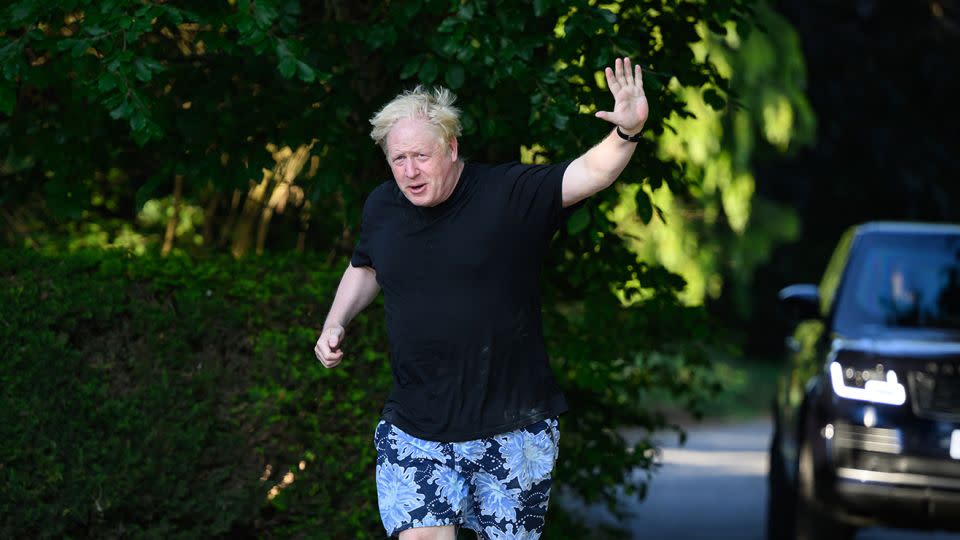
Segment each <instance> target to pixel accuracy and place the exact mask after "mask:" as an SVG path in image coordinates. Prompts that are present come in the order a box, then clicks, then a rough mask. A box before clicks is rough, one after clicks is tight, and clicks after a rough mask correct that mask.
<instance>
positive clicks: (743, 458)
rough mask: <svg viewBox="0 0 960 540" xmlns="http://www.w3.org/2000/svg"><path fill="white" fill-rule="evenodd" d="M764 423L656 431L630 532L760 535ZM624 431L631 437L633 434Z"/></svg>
mask: <svg viewBox="0 0 960 540" xmlns="http://www.w3.org/2000/svg"><path fill="white" fill-rule="evenodd" d="M770 431H771V426H770V422H769V420H766V419H758V420H754V421H750V422H741V423H730V424H716V425H705V426H694V427H688V438H687V443H686V444H685V445H684V446H683V447H679V446H678V445H677V444H676V443H677V440H676V439H677V437H676V435H675V434H664V435H663V436H662V437H658V440H659V441H660V442H661V444H662V446H663V454H662V462H663V467H662V468H661V469H660V471H659V472H658V473H657V475H656V476H655V477H654V479H653V482H652V483H651V485H650V490H649V493H648V496H647V499H646V500H645V501H644V502H642V503H637V502H635V501H630V502H629V503H628V508H629V510H630V512H631V516H630V517H628V518H626V519H625V521H624V524H625V525H626V526H627V529H628V530H629V531H631V533H632V536H631V538H633V539H637V540H640V539H643V540H647V539H649V540H660V539H677V540H683V539H688V540H701V539H702V540H708V539H709V540H716V539H727V538H729V539H737V540H764V539H765V533H764V514H765V509H766V497H767V483H766V475H767V467H768V458H767V448H768V446H769V443H770ZM625 436H626V438H627V439H628V442H630V440H631V439H633V438H635V437H636V436H637V435H636V434H632V433H630V432H626V433H625ZM561 498H562V499H563V500H564V501H567V502H568V503H570V502H572V501H571V500H570V499H569V498H568V497H563V496H561ZM625 500H626V499H625ZM573 505H574V506H576V507H578V508H580V509H581V511H582V512H583V514H584V519H586V520H587V521H588V522H590V523H613V518H612V517H611V515H610V514H609V513H608V512H607V511H606V509H604V508H602V507H600V506H599V505H594V506H589V507H585V506H583V505H577V504H576V503H575V502H573ZM856 540H960V534H948V533H944V532H925V533H922V532H914V531H901V530H897V529H880V528H868V529H863V530H861V531H860V532H859V533H858V534H857V537H856Z"/></svg>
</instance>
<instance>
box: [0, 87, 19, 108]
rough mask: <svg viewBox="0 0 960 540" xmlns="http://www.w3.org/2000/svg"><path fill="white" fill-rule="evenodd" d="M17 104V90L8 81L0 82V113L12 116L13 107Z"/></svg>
mask: <svg viewBox="0 0 960 540" xmlns="http://www.w3.org/2000/svg"><path fill="white" fill-rule="evenodd" d="M16 103H17V90H16V88H14V87H13V83H12V82H10V81H2V82H0V113H3V114H5V115H7V116H13V106H14V105H16Z"/></svg>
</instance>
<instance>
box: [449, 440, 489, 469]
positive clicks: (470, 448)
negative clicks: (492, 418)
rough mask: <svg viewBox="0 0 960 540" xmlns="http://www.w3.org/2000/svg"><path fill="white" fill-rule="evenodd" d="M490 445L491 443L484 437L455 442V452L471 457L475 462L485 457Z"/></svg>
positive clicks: (461, 456) (461, 455) (457, 454)
mask: <svg viewBox="0 0 960 540" xmlns="http://www.w3.org/2000/svg"><path fill="white" fill-rule="evenodd" d="M489 447H490V443H488V442H487V441H485V440H483V439H476V440H473V441H466V442H461V443H453V453H454V454H455V455H456V456H457V457H460V458H463V459H469V460H470V461H472V462H474V463H478V462H479V461H480V460H481V459H483V454H485V453H486V452H487V448H489Z"/></svg>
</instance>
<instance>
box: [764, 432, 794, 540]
mask: <svg viewBox="0 0 960 540" xmlns="http://www.w3.org/2000/svg"><path fill="white" fill-rule="evenodd" d="M795 498H796V494H795V493H794V492H793V490H792V489H790V486H789V485H788V484H787V478H786V474H785V472H784V470H783V458H782V455H781V454H780V436H779V429H778V428H777V429H776V431H774V435H773V441H772V442H771V443H770V470H769V473H767V540H788V539H792V538H793V537H794V534H793V530H794V507H795V502H794V499H795Z"/></svg>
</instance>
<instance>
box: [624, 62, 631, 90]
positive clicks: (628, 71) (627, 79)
mask: <svg viewBox="0 0 960 540" xmlns="http://www.w3.org/2000/svg"><path fill="white" fill-rule="evenodd" d="M623 80H624V82H625V83H626V84H627V85H630V86H633V69H631V66H630V58H628V57H626V56H624V57H623Z"/></svg>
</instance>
